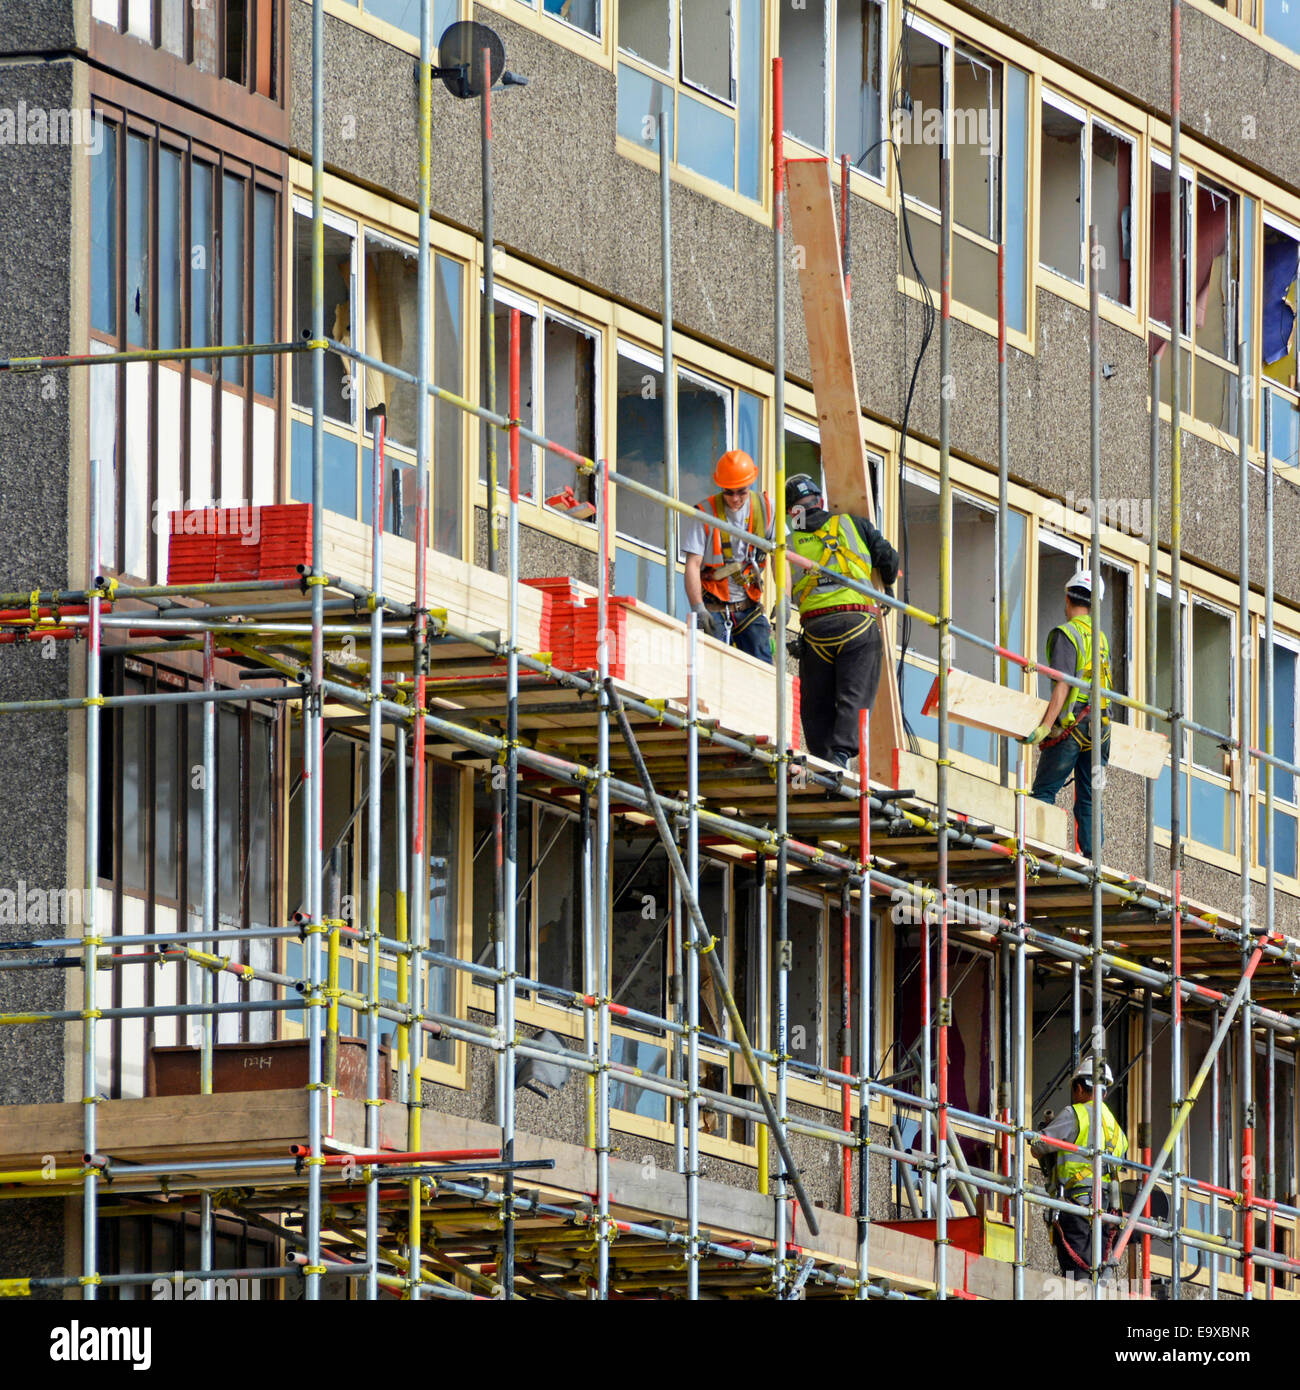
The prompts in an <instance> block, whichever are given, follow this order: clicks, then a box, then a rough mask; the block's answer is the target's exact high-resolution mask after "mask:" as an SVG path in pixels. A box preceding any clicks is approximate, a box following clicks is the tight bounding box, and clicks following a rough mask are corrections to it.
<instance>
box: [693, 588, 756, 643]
mask: <svg viewBox="0 0 1300 1390" xmlns="http://www.w3.org/2000/svg"><path fill="white" fill-rule="evenodd" d="M704 606H705V608H707V609H708V610H709V612H710V613H721V614H722V615H723V617H724V618H725V620H726V623H727V626H728V627H729V628H730V629H731V632H732V635H733V636H734V635H735V634H736V633H737V632H744V631H745V629H746V628H747V627H748V626H749V625H750V623H752V622H753V621H754V619H755V618H757V617H758V616H759V614H760V613H762V611H763V605H762V604H761V603H745V604H740V603H719V602H718V600H717V599H715V598H712V597H710V596H709V595H708V594H706V595H705V596H704Z"/></svg>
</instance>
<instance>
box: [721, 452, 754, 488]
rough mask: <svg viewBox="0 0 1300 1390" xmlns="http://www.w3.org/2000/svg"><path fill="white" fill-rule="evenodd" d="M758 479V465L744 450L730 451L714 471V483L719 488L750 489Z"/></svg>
mask: <svg viewBox="0 0 1300 1390" xmlns="http://www.w3.org/2000/svg"><path fill="white" fill-rule="evenodd" d="M757 477H758V465H757V464H756V463H755V462H754V460H753V459H752V458H750V456H749V455H748V454H747V453H746V452H745V451H744V450H743V449H728V450H727V452H726V453H725V454H723V456H722V457H721V458H720V459H719V460H718V466H717V467H716V468H715V469H714V470H713V481H714V482H715V483H717V485H718V486H719V487H725V488H742V487H748V486H749V485H750V483H752V482H753V481H754V479H755V478H757Z"/></svg>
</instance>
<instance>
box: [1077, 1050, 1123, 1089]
mask: <svg viewBox="0 0 1300 1390" xmlns="http://www.w3.org/2000/svg"><path fill="white" fill-rule="evenodd" d="M1096 1071H1097V1063H1096V1062H1095V1061H1094V1060H1093V1059H1092V1058H1091V1057H1084V1058H1082V1059H1081V1060H1080V1062H1079V1065H1078V1067H1077V1068H1076V1069H1075V1073H1074V1079H1075V1080H1076V1081H1082V1082H1083V1084H1084V1085H1085V1086H1087V1087H1088V1088H1089V1089H1090V1090H1091V1089H1092V1087H1093V1086H1094V1085H1095V1084H1096V1081H1095V1080H1094V1076H1095V1075H1096ZM1097 1079H1098V1080H1100V1082H1101V1084H1102V1086H1113V1085H1114V1084H1115V1078H1114V1077H1113V1076H1112V1075H1111V1070H1110V1066H1109V1064H1108V1063H1106V1062H1103V1063H1102V1064H1101V1074H1100V1076H1099V1077H1098V1078H1097Z"/></svg>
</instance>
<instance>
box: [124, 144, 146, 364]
mask: <svg viewBox="0 0 1300 1390" xmlns="http://www.w3.org/2000/svg"><path fill="white" fill-rule="evenodd" d="M149 223H150V217H149V142H148V140H145V139H142V138H141V137H140V136H138V135H130V136H128V137H127V142H126V338H127V342H128V343H132V344H136V345H138V346H143V345H146V344H148V343H149V281H150V279H151V278H152V277H151V276H150V274H149Z"/></svg>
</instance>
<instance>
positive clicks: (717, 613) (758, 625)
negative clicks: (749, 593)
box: [705, 604, 772, 666]
mask: <svg viewBox="0 0 1300 1390" xmlns="http://www.w3.org/2000/svg"><path fill="white" fill-rule="evenodd" d="M705 607H706V608H708V610H709V612H710V613H711V614H712V615H713V621H714V623H715V624H716V626H717V628H718V639H719V641H721V640H722V631H723V623H724V621H725V617H726V615H725V613H724V612H723V610H722V609H721V608H718V607H716V606H714V605H712V604H706V605H705ZM732 621H733V626H732V628H731V638H730V642H731V645H732V646H733V647H735V648H736V650H737V651H740V652H744V653H745V655H746V656H756V657H758V659H759V660H760V661H766V662H767V664H768V665H769V666H770V665H771V664H772V624H771V623H770V622H768V620H767V614H766V613H764V612H763V609H762V607H761V606H759V605H757V604H756V605H755V606H754V607H753V608H750V609H747V610H745V611H744V612H743V613H740V614H739V615H736V616H734V617H733V620H732Z"/></svg>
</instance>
